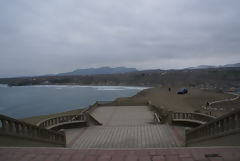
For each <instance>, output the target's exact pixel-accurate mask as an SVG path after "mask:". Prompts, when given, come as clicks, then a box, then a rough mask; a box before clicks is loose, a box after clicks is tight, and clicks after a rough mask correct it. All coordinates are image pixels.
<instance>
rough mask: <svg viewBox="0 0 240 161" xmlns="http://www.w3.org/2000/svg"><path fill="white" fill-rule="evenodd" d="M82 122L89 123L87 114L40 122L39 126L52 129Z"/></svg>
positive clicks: (64, 116)
mask: <svg viewBox="0 0 240 161" xmlns="http://www.w3.org/2000/svg"><path fill="white" fill-rule="evenodd" d="M80 122H87V117H86V115H85V114H79V115H63V116H59V117H53V118H49V119H46V120H43V121H41V122H39V123H38V124H37V126H40V127H44V128H47V129H52V128H54V127H56V126H61V125H69V124H76V123H80Z"/></svg>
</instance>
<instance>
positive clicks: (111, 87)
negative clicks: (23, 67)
mask: <svg viewBox="0 0 240 161" xmlns="http://www.w3.org/2000/svg"><path fill="white" fill-rule="evenodd" d="M0 87H8V86H7V85H6V84H0ZM13 87H17V88H56V89H63V88H95V89H97V90H112V91H113V90H144V89H148V88H150V87H137V86H81V85H30V86H13Z"/></svg>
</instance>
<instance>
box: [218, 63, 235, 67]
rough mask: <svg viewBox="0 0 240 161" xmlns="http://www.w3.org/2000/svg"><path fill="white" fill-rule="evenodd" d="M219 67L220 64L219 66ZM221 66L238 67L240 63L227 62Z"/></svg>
mask: <svg viewBox="0 0 240 161" xmlns="http://www.w3.org/2000/svg"><path fill="white" fill-rule="evenodd" d="M220 67H221V66H220ZM223 67H240V63H236V64H227V65H224V66H223Z"/></svg>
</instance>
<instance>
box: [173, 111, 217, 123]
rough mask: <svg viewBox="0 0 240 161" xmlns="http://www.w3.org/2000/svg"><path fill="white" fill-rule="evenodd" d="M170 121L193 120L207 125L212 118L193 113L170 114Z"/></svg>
mask: <svg viewBox="0 0 240 161" xmlns="http://www.w3.org/2000/svg"><path fill="white" fill-rule="evenodd" d="M171 119H172V120H173V121H174V120H195V121H198V122H202V123H207V122H209V121H211V120H213V119H215V117H214V116H210V115H206V114H202V113H193V112H172V113H171Z"/></svg>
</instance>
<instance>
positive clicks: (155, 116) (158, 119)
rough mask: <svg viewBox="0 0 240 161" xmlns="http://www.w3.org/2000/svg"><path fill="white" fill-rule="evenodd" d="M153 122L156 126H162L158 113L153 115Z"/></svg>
mask: <svg viewBox="0 0 240 161" xmlns="http://www.w3.org/2000/svg"><path fill="white" fill-rule="evenodd" d="M153 121H154V123H156V124H160V123H161V120H160V118H159V115H158V114H157V113H154V114H153Z"/></svg>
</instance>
